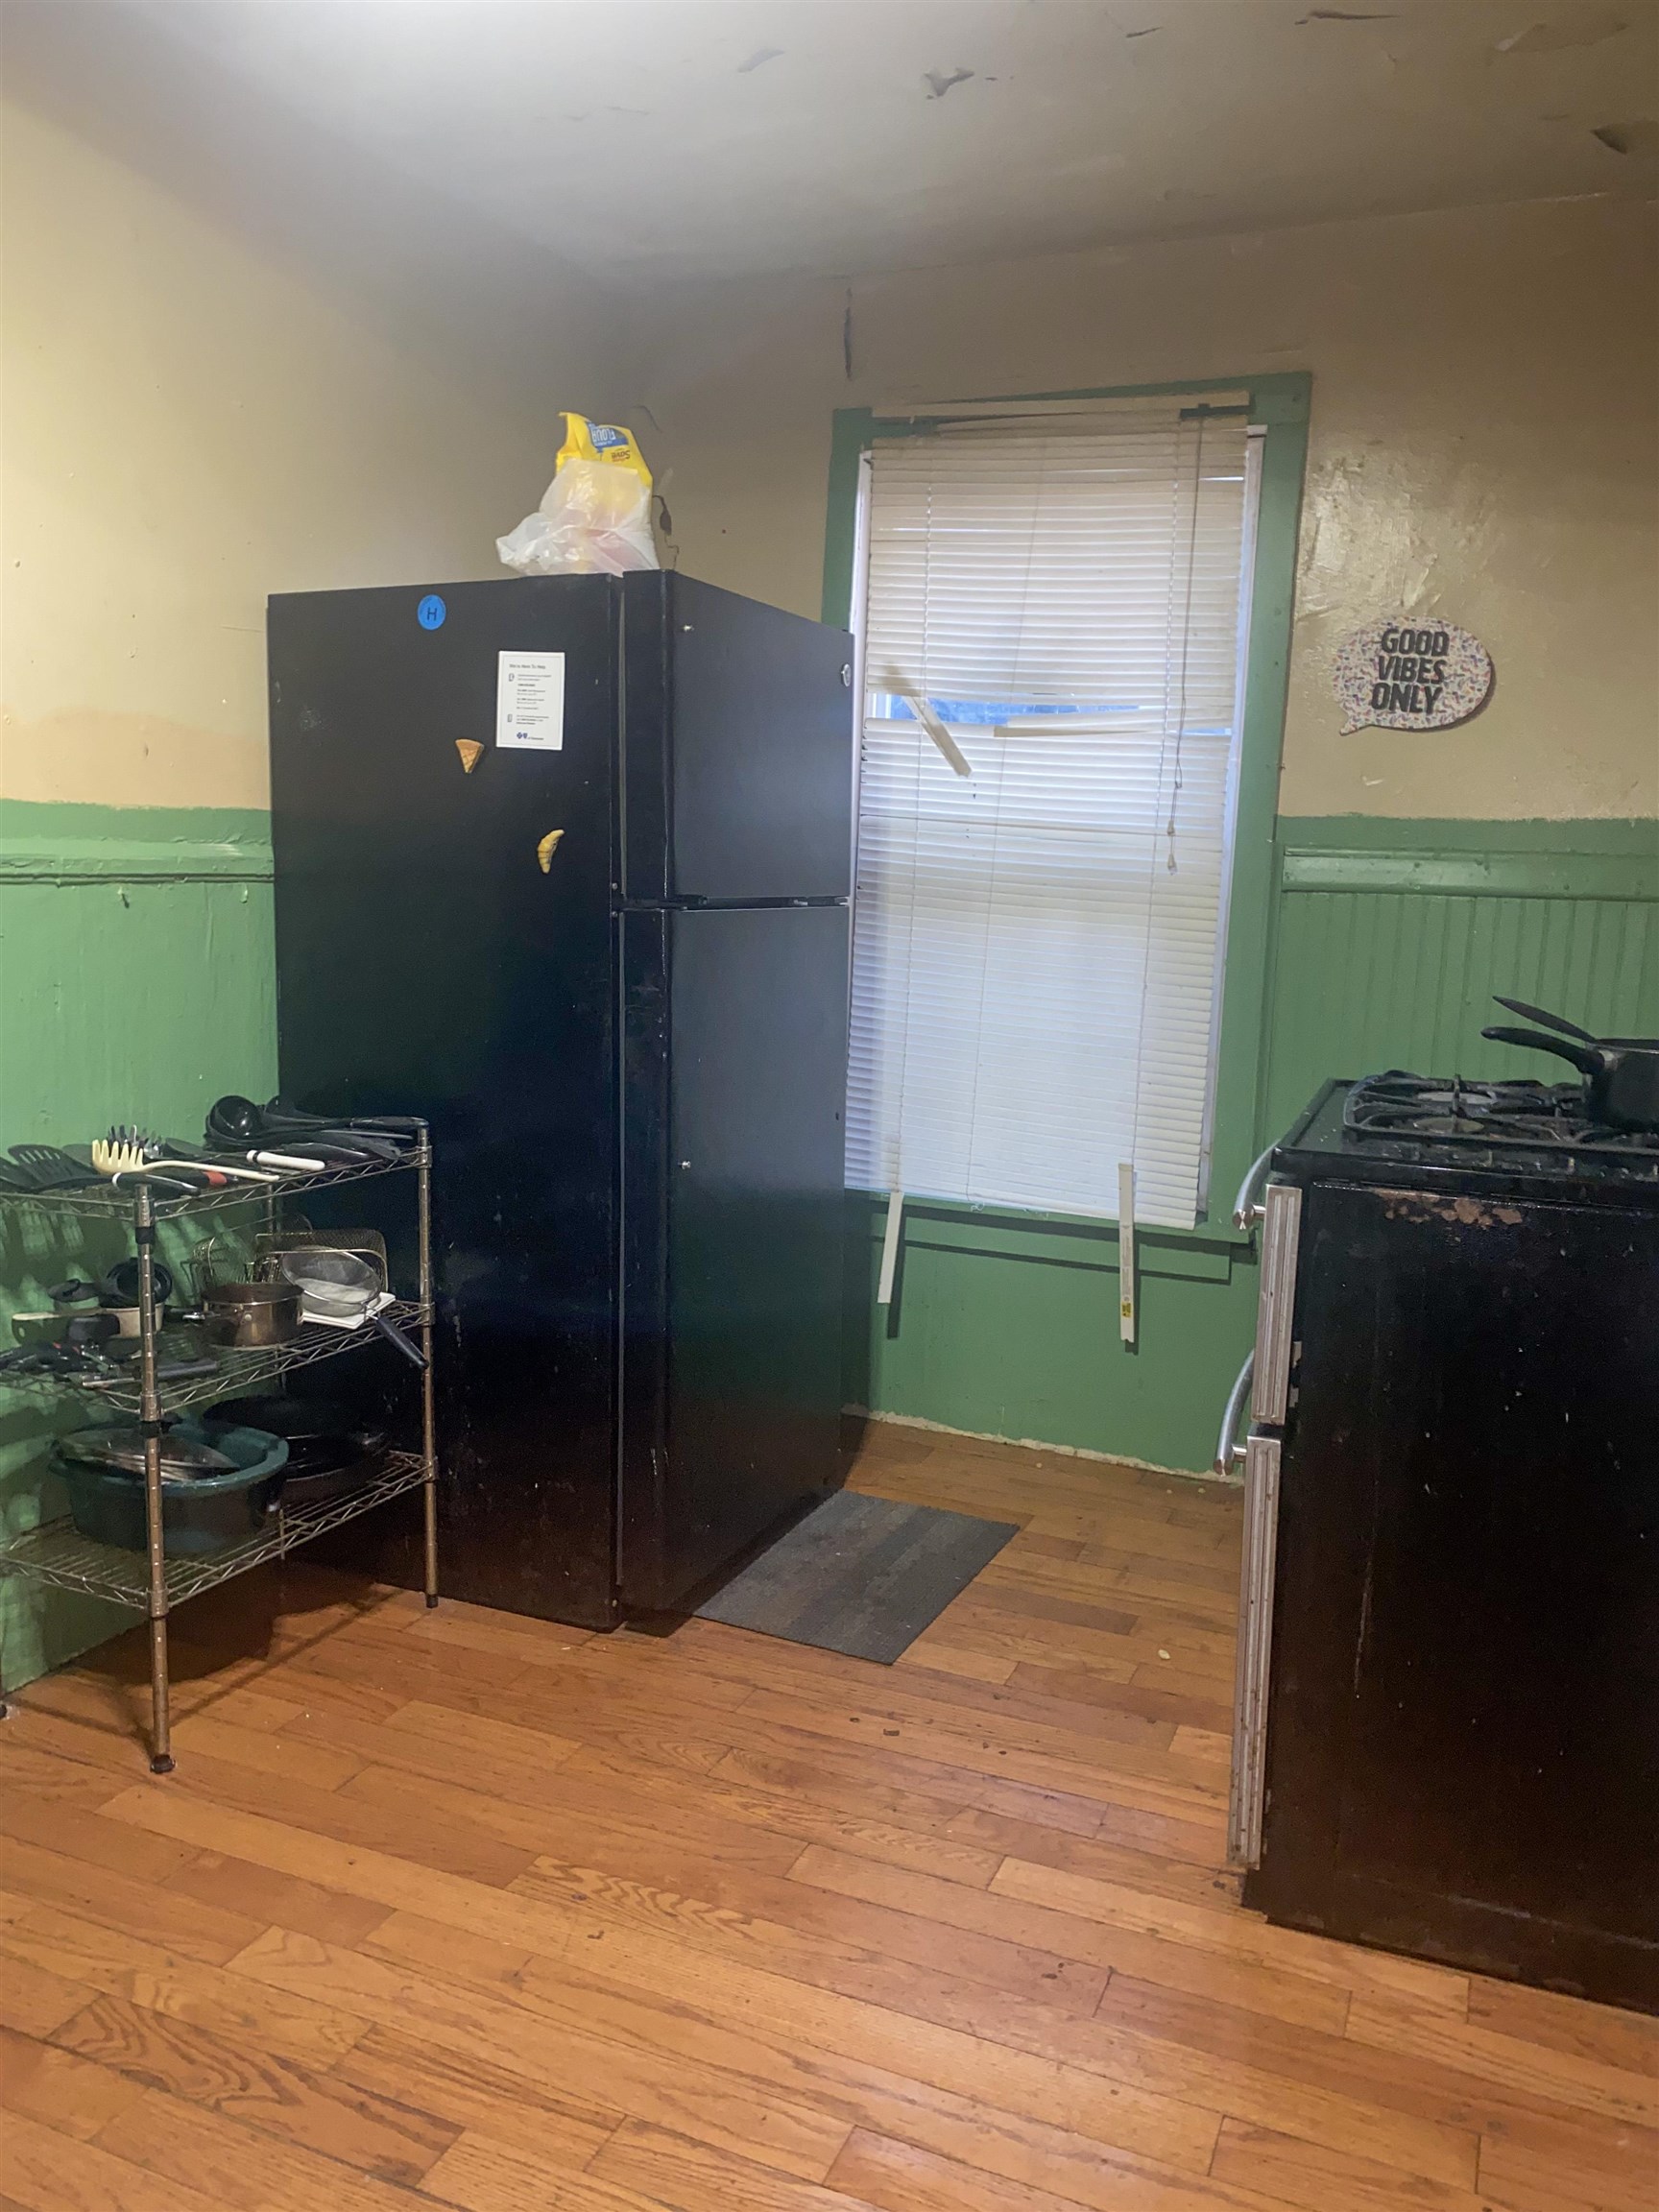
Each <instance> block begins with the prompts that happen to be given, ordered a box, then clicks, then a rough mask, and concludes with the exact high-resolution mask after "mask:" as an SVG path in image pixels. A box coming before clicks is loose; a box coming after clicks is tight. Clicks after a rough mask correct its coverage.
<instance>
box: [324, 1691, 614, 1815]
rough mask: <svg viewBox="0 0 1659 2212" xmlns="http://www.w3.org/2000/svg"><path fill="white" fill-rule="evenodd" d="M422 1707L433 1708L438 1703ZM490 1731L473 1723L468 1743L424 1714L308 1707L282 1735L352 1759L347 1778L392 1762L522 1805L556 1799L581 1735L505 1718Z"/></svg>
mask: <svg viewBox="0 0 1659 2212" xmlns="http://www.w3.org/2000/svg"><path fill="white" fill-rule="evenodd" d="M405 1710H407V1708H405ZM431 1710H432V1708H430V1707H422V1708H421V1711H422V1712H423V1713H426V1712H430V1711H431ZM446 1718H453V1717H452V1716H446ZM457 1733H459V1732H457ZM486 1733H487V1731H486V1728H485V1727H484V1726H479V1725H473V1726H469V1727H468V1728H467V1729H466V1730H465V1732H464V1734H465V1742H466V1748H465V1749H464V1750H463V1749H462V1748H461V1744H460V1743H459V1742H458V1741H457V1740H456V1733H452V1732H451V1731H449V1730H447V1729H432V1728H426V1727H422V1726H421V1725H420V1723H419V1721H417V1722H416V1723H415V1724H413V1725H411V1724H410V1723H409V1722H407V1721H404V1720H402V1719H399V1716H398V1715H397V1714H396V1713H394V1714H391V1715H389V1716H388V1717H387V1719H384V1720H360V1719H357V1718H356V1717H355V1716H352V1715H347V1714H342V1713H337V1712H306V1713H301V1714H300V1715H298V1716H297V1717H296V1719H293V1720H292V1721H290V1722H289V1723H288V1724H287V1726H286V1727H285V1728H284V1729H283V1730H282V1737H283V1740H284V1741H296V1740H298V1743H299V1744H300V1745H302V1746H304V1747H312V1746H315V1747H317V1748H318V1749H319V1750H320V1751H325V1755H329V1756H333V1757H337V1758H340V1759H341V1760H343V1761H346V1762H349V1767H348V1772H347V1773H346V1774H344V1775H343V1776H342V1777H341V1779H342V1780H343V1781H345V1780H349V1778H350V1776H351V1775H352V1774H356V1773H360V1772H361V1771H362V1769H363V1768H364V1767H371V1766H373V1767H389V1768H391V1769H392V1770H394V1771H395V1772H397V1773H399V1774H414V1775H420V1776H421V1777H423V1778H425V1779H428V1780H431V1781H437V1782H460V1783H463V1784H464V1785H465V1786H466V1788H468V1789H469V1790H472V1791H484V1792H486V1793H488V1794H489V1795H491V1796H494V1797H499V1798H502V1799H504V1800H506V1801H507V1802H509V1803H512V1804H519V1805H537V1804H548V1803H552V1802H554V1801H555V1799H554V1794H553V1791H554V1784H553V1777H554V1775H555V1774H557V1773H558V1772H559V1770H560V1769H561V1768H562V1767H565V1765H567V1764H568V1762H569V1761H570V1760H571V1759H573V1758H574V1757H575V1756H576V1754H577V1752H579V1751H580V1750H581V1749H582V1748H583V1746H582V1745H581V1744H580V1743H578V1742H577V1741H576V1740H575V1738H574V1737H562V1736H553V1735H548V1734H544V1733H542V1732H541V1731H538V1730H535V1729H530V1728H510V1725H509V1724H505V1723H500V1722H498V1723H496V1725H495V1728H494V1730H493V1732H490V1733H491V1738H492V1740H491V1741H486ZM509 1733H510V1734H511V1735H512V1737H513V1738H514V1739H515V1740H516V1742H515V1748H514V1750H513V1752H512V1753H511V1754H508V1753H504V1752H503V1751H502V1749H501V1748H500V1743H499V1739H500V1738H501V1737H502V1736H504V1735H507V1734H509Z"/></svg>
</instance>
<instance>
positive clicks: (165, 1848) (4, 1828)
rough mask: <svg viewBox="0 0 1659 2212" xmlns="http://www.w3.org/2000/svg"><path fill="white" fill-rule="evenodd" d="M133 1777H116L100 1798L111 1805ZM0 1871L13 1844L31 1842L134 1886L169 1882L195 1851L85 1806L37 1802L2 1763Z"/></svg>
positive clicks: (50, 1800) (48, 1800) (106, 1784)
mask: <svg viewBox="0 0 1659 2212" xmlns="http://www.w3.org/2000/svg"><path fill="white" fill-rule="evenodd" d="M129 1781H131V1774H129V1776H113V1778H110V1781H104V1783H100V1791H97V1798H100V1803H108V1798H110V1796H115V1790H117V1788H124V1785H126V1783H129ZM0 1836H5V1839H7V1840H5V1842H0V1869H5V1856H7V1849H9V1847H12V1842H29V1845H36V1847H37V1849H42V1851H62V1854H64V1856H66V1858H80V1861H82V1863H84V1864H88V1867H110V1869H113V1871H115V1873H124V1876H129V1878H131V1880H135V1883H166V1880H170V1878H173V1876H175V1873H177V1871H180V1867H183V1864H188V1863H190V1858H192V1851H190V1847H188V1845H181V1842H168V1840H166V1839H163V1836H135V1834H132V1829H131V1827H122V1822H119V1820H104V1818H102V1814H97V1812H93V1810H88V1807H86V1805H64V1803H60V1800H56V1798H39V1796H36V1794H34V1791H29V1790H20V1788H15V1785H13V1783H12V1781H9V1776H7V1774H5V1766H2V1763H0Z"/></svg>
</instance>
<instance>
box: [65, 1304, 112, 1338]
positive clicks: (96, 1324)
mask: <svg viewBox="0 0 1659 2212" xmlns="http://www.w3.org/2000/svg"><path fill="white" fill-rule="evenodd" d="M120 1334H121V1320H120V1316H119V1315H118V1314H116V1313H112V1312H111V1311H110V1310H109V1309H108V1307H107V1306H100V1307H98V1308H96V1309H95V1310H94V1311H92V1312H90V1313H65V1314H64V1315H63V1316H62V1318H61V1319H60V1322H59V1326H58V1335H57V1339H56V1341H57V1342H58V1343H60V1344H102V1343H105V1342H106V1341H107V1340H108V1338H109V1337H111V1336H119V1335H120Z"/></svg>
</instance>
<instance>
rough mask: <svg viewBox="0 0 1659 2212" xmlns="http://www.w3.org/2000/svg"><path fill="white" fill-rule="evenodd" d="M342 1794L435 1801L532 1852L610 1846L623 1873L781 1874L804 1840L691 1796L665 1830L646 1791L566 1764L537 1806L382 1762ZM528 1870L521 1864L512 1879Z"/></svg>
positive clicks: (358, 1798)
mask: <svg viewBox="0 0 1659 2212" xmlns="http://www.w3.org/2000/svg"><path fill="white" fill-rule="evenodd" d="M341 1795H342V1796H343V1797H346V1798H349V1799H350V1800H351V1801H353V1802H354V1803H362V1804H366V1805H373V1806H374V1807H375V1808H376V1809H378V1810H380V1811H383V1812H384V1813H386V1814H388V1815H390V1816H391V1817H392V1818H394V1819H397V1818H401V1819H404V1820H413V1819H424V1818H425V1817H426V1811H425V1809H426V1808H427V1807H431V1808H432V1809H433V1811H434V1812H437V1813H442V1814H443V1815H445V1817H447V1818H448V1819H449V1820H450V1821H452V1822H453V1823H454V1825H455V1826H456V1828H457V1829H458V1830H460V1831H462V1832H464V1833H469V1834H471V1835H474V1836H492V1837H498V1838H499V1839H501V1840H502V1842H504V1843H506V1844H509V1845H511V1846H512V1847H513V1848H514V1849H515V1850H517V1849H522V1850H524V1851H526V1852H529V1853H531V1854H533V1855H536V1856H546V1855H551V1856H553V1857H556V1858H582V1857H589V1858H592V1857H597V1856H599V1855H601V1854H604V1855H606V1857H607V1861H608V1863H614V1864H615V1866H616V1868H617V1870H618V1871H619V1872H621V1871H634V1872H637V1874H638V1875H639V1876H640V1878H641V1879H644V1880H649V1879H650V1878H651V1876H652V1874H653V1872H654V1871H657V1870H661V1872H662V1874H663V1876H664V1878H667V1879H673V1878H675V1877H676V1873H677V1870H678V1869H680V1868H681V1867H683V1866H685V1865H686V1864H690V1865H692V1866H696V1865H699V1864H702V1863H708V1864H710V1865H715V1866H732V1867H739V1866H740V1867H745V1868H748V1869H749V1870H750V1871H752V1872H753V1873H755V1874H756V1875H757V1876H758V1875H764V1874H784V1873H787V1871H788V1869H789V1867H790V1866H791V1865H792V1864H793V1863H794V1862H795V1859H796V1857H797V1856H798V1855H799V1852H800V1848H801V1847H800V1845H799V1844H798V1843H797V1842H796V1841H795V1839H794V1838H793V1837H791V1836H781V1835H778V1834H775V1833H774V1832H773V1831H772V1830H771V1829H769V1828H761V1827H757V1826H755V1825H754V1824H753V1823H745V1822H743V1821H740V1820H727V1819H723V1818H722V1817H721V1816H720V1815H718V1814H716V1813H710V1812H708V1811H707V1810H705V1809H702V1808H700V1807H697V1806H695V1805H693V1804H690V1803H685V1804H682V1805H681V1806H680V1807H679V1809H678V1810H679V1817H678V1821H677V1824H676V1827H675V1829H674V1830H673V1831H668V1830H666V1829H665V1828H664V1826H663V1823H662V1817H661V1808H660V1806H658V1805H656V1804H655V1803H654V1802H653V1801H651V1800H650V1799H646V1800H644V1801H639V1800H637V1799H631V1798H630V1797H629V1795H628V1794H627V1793H626V1792H625V1791H620V1790H616V1789H614V1788H613V1787H612V1786H611V1785H610V1784H609V1783H607V1782H606V1781H605V1780H604V1779H603V1778H590V1777H589V1776H586V1775H572V1774H571V1773H570V1772H569V1770H568V1769H567V1768H566V1769H562V1770H561V1773H560V1787H559V1791H558V1802H557V1803H553V1802H549V1803H548V1804H545V1805H540V1806H530V1805H517V1804H513V1803H510V1802H508V1801H507V1800H505V1799H502V1798H495V1797H488V1796H485V1795H483V1794H482V1793H480V1792H478V1791H471V1790H466V1789H462V1788H461V1787H460V1786H459V1785H457V1784H455V1783H452V1782H435V1781H429V1780H422V1781H420V1782H415V1781H412V1780H411V1779H410V1777H408V1776H407V1775H402V1774H395V1773H393V1772H392V1771H391V1770H390V1769H389V1768H387V1767H364V1769H363V1771H362V1772H361V1773H360V1774H358V1775H357V1776H356V1777H355V1778H354V1779H353V1780H352V1781H351V1782H349V1783H348V1784H347V1786H346V1788H345V1789H344V1790H343V1791H342V1792H341ZM528 1870H529V1869H528V1867H527V1866H523V1867H519V1868H517V1869H516V1870H515V1874H514V1876H512V1877H510V1878H509V1879H517V1874H518V1873H524V1872H527V1871H528Z"/></svg>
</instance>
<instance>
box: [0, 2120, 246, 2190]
mask: <svg viewBox="0 0 1659 2212" xmlns="http://www.w3.org/2000/svg"><path fill="white" fill-rule="evenodd" d="M6 2187H7V2190H8V2191H9V2193H10V2194H11V2195H12V2198H13V2199H14V2200H15V2201H16V2202H17V2203H19V2204H21V2205H24V2206H25V2207H27V2212H220V2208H219V2206H218V2205H217V2204H216V2202H215V2200H214V2199H213V2198H211V2197H209V2196H204V2195H203V2194H202V2193H201V2192H200V2191H199V2190H196V2189H193V2188H191V2187H190V2186H189V2185H188V2183H184V2182H167V2183H165V2184H163V2183H162V2182H160V2181H158V2180H156V2178H155V2177H154V2176H151V2175H148V2174H146V2173H144V2172H143V2171H142V2170H141V2169H140V2168H138V2167H136V2166H132V2165H130V2164H129V2163H128V2162H127V2160H126V2159H124V2158H119V2157H117V2156H115V2155H114V2154H113V2153H112V2152H109V2151H108V2150H106V2149H104V2148H103V2147H102V2146H100V2145H99V2144H97V2143H90V2142H87V2143H84V2142H81V2141H80V2140H79V2139H78V2138H76V2137H75V2136H72V2135H63V2134H60V2133H59V2131H58V2129H57V2128H47V2127H43V2126H42V2125H41V2123H40V2122H39V2121H37V2120H32V2119H30V2118H28V2117H27V2116H26V2115H25V2114H23V2113H17V2114H14V2115H13V2116H12V2118H11V2119H9V2120H8V2121H7V2124H6Z"/></svg>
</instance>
